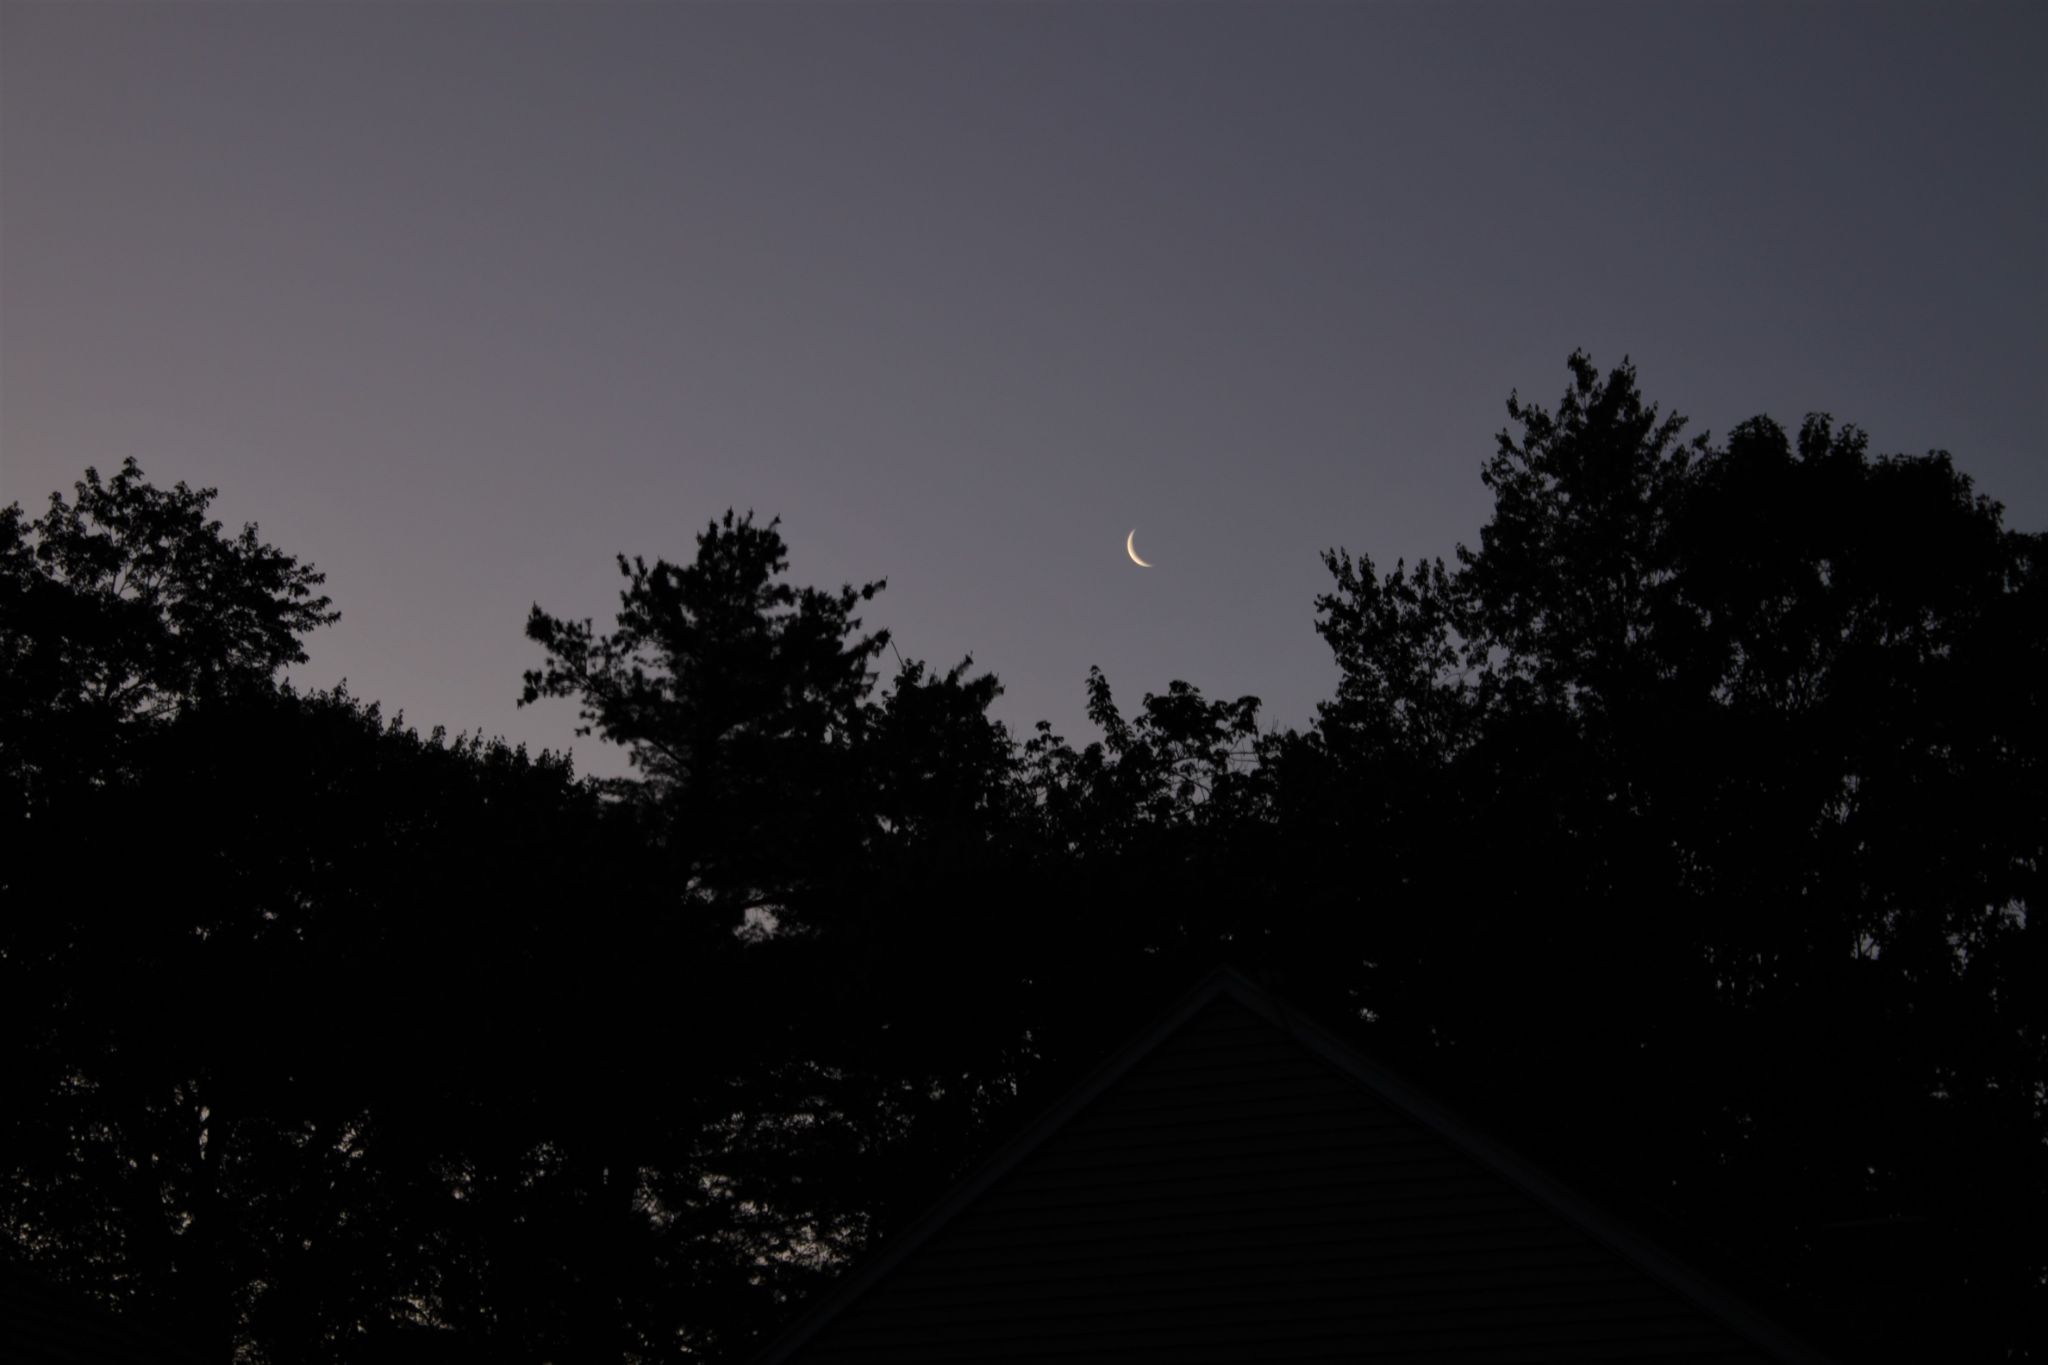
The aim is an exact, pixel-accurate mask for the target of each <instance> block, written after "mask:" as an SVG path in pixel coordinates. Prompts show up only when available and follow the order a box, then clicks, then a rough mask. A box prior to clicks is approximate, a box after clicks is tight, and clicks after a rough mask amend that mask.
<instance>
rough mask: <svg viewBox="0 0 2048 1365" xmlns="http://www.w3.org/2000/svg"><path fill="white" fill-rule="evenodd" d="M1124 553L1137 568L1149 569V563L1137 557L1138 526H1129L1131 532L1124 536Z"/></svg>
mask: <svg viewBox="0 0 2048 1365" xmlns="http://www.w3.org/2000/svg"><path fill="white" fill-rule="evenodd" d="M1124 553H1125V554H1127V555H1129V556H1130V557H1131V563H1133V564H1135V565H1137V566H1138V567H1139V568H1141V569H1149V568H1151V567H1152V566H1151V565H1150V564H1147V563H1146V562H1145V561H1144V560H1142V559H1140V558H1138V528H1137V527H1135V526H1133V527H1132V528H1131V533H1130V534H1129V535H1127V536H1125V537H1124Z"/></svg>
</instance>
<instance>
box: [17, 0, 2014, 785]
mask: <svg viewBox="0 0 2048 1365" xmlns="http://www.w3.org/2000/svg"><path fill="white" fill-rule="evenodd" d="M2043 71H2048V7H2043V6H2040V5H2038V4H2000V5H1977V6H1971V5H1957V4H1942V5H1939V6H1935V5H1927V6H1924V7H1922V6H1914V7H1901V6H1896V5H1878V4H1856V5H1849V4H1840V5H1818V4H1800V5H1791V4H1769V5H1753V4H1746V3H1738V0H1722V2H1720V3H1712V4H1691V3H1665V4H1654V5H1651V4H1626V5H1624V4H1597V5H1596V4H1534V3H1527V4H1524V3H1517V4H1458V3H1441V4H1428V5H1423V4H1353V5H1345V4H1334V3H1298V4H1290V3H1276V2H1274V0H1264V2H1262V3H1257V4H1251V3H1247V4H1221V3H1186V4H1173V3H1130V4H1118V3H1085V4H1084V3H1071V4H1064V3H995V2H994V0H984V2H983V3H959V4H938V3H872V4H864V3H843V4H832V5H826V4H816V5H802V4H788V5H745V6H743V5H737V4H678V5H668V6H657V5H652V4H618V5H575V6H571V5H567V4H519V5H511V4H506V5H482V4H453V3H445V4H409V5H399V4H368V3H361V4H324V3H307V4H293V5H275V6H258V5H253V4H231V3H186V4H175V5H140V4H126V3H97V4H63V3H41V2H26V0H0V502H4V501H12V500H20V501H22V502H24V503H25V504H29V505H30V506H31V507H33V506H36V505H39V504H40V503H41V502H42V500H43V498H44V497H45V495H46V494H47V493H48V492H49V491H50V490H52V489H55V488H64V489H66V490H68V489H69V486H70V484H71V483H72V481H73V480H75V479H76V478H77V477H78V476H79V474H80V472H81V471H82V469H83V468H84V467H85V466H86V465H87V464H97V465H98V466H99V467H100V468H101V469H102V470H111V469H112V468H114V467H115V466H117V465H119V463H120V461H121V460H122V459H123V458H124V457H125V456H128V455H131V454H132V455H134V456H136V457H137V458H138V459H140V460H141V462H142V464H143V467H144V468H145V470H146V471H147V472H148V473H149V475H150V476H151V477H152V478H153V479H154V480H155V481H157V482H159V483H162V484H169V483H171V482H173V481H175V480H178V479H184V480H186V481H188V482H191V483H194V484H211V485H217V486H219V488H220V489H221V496H220V499H219V501H218V502H217V503H216V505H215V510H216V512H217V513H218V514H219V515H220V516H221V517H222V518H223V519H224V520H225V521H227V522H228V523H229V524H230V526H236V525H239V524H240V523H241V522H243V521H246V520H256V521H258V522H260V523H261V525H262V528H263V532H264V535H265V537H266V538H267V539H269V540H270V541H272V542H273V543H275V544H277V545H279V546H281V547H282V548H284V549H286V550H287V551H289V552H291V553H293V554H296V555H298V556H300V557H301V558H304V559H310V560H312V561H314V562H315V563H317V564H318V565H319V566H320V567H321V568H322V569H324V570H326V571H327V573H328V575H329V578H328V584H327V590H328V591H329V592H330V593H331V594H332V595H333V596H334V598H335V601H336V604H337V605H338V606H339V607H340V608H341V609H342V611H343V613H344V615H343V618H342V621H341V623H340V624H339V625H338V626H336V627H334V628H333V629H331V630H329V631H327V632H325V633H324V634H323V635H321V636H319V637H316V639H315V642H314V644H313V648H312V653H313V658H312V662H311V664H310V665H308V666H307V667H305V668H304V669H301V670H300V671H299V673H298V677H299V679H300V681H302V682H304V683H307V684H313V685H324V684H327V683H330V682H333V681H335V680H336V679H339V678H341V677H344V676H346V677H347V678H348V680H349V682H350V686H351V688H352V689H353V690H354V691H355V692H356V693H357V694H358V695H362V696H366V697H374V698H379V699H382V700H383V701H384V703H385V704H386V706H387V708H391V709H396V708H403V709H404V711H405V712H406V714H407V717H408V718H409V719H410V720H413V721H415V722H417V723H419V724H421V725H422V726H425V725H429V724H433V723H444V724H447V725H448V726H449V727H450V728H451V729H474V728H477V727H481V728H482V729H484V730H485V731H486V732H488V733H493V734H503V735H505V736H507V737H508V738H511V739H514V740H520V741H524V742H526V743H528V744H530V745H534V746H536V747H538V746H547V747H555V748H560V747H564V746H566V745H568V744H570V742H571V729H572V726H573V724H574V713H573V707H572V706H571V704H570V703H567V702H556V703H549V704H544V705H542V706H540V707H538V708H533V709H529V710H526V711H515V709H514V707H513V700H514V698H515V696H516V695H517V692H518V689H519V676H520V673H521V671H522V670H523V669H524V668H527V667H530V666H532V665H534V664H535V663H537V662H538V659H539V654H538V651H537V650H535V649H534V648H533V647H532V646H531V645H529V644H528V643H527V642H526V641H525V640H524V639H523V637H522V635H521V629H522V625H523V622H524V619H525V615H526V611H527V607H528V606H529V604H530V603H532V602H534V601H536V600H538V601H539V602H541V603H542V604H543V605H544V606H546V607H547V608H549V609H550V610H551V611H554V612H556V613H558V614H564V615H575V616H583V615H591V616H596V617H598V618H599V619H600V620H601V621H607V620H609V617H610V613H611V611H612V609H613V607H614V606H615V604H616V600H617V597H616V594H617V583H618V578H617V574H616V570H615V569H614V567H613V562H612V556H613V554H614V553H615V552H617V551H622V550H623V551H626V552H629V553H641V554H645V555H647V556H648V557H649V558H652V557H654V556H656V555H664V556H667V557H668V558H671V559H679V560H680V559H687V558H688V557H689V556H690V554H691V553H692V551H693V548H694V547H693V540H692V537H693V535H694V534H695V533H696V532H697V531H698V530H700V529H702V527H703V525H704V523H705V522H706V521H707V520H708V519H709V518H711V517H712V516H714V515H716V514H718V513H720V512H722V511H723V510H724V509H725V508H726V507H727V506H729V505H737V506H738V507H740V508H742V509H744V508H748V507H751V508H754V509H757V510H758V511H759V512H760V513H762V514H763V515H764V516H765V515H768V514H780V515H781V516H782V518H783V521H784V530H785V533H786V535H787V536H788V539H789V541H790V545H791V558H792V560H793V575H794V577H795V578H796V579H797V581H799V582H816V583H821V584H828V585H836V584H838V583H840V582H842V581H846V580H849V579H851V580H866V579H869V578H876V577H886V578H887V579H888V580H889V590H888V592H886V593H885V594H883V595H882V597H881V598H879V599H878V600H877V602H876V603H874V604H873V609H872V610H871V611H870V613H869V616H868V620H869V624H871V625H887V626H890V627H892V628H893V629H894V631H895V632H896V637H897V640H898V642H899V645H900V647H901V649H902V651H903V653H904V654H905V655H906V656H909V657H922V658H926V659H929V660H930V661H931V662H933V663H934V664H936V665H940V666H944V665H947V664H950V663H952V662H955V661H957V660H958V658H959V657H960V656H961V655H962V654H966V653H972V654H973V655H974V657H975V660H976V662H977V664H978V665H979V666H982V667H986V668H989V669H992V670H993V671H995V672H996V673H997V674H998V676H1000V677H1001V678H1002V679H1003V681H1004V683H1005V685H1006V687H1007V688H1008V695H1007V696H1006V697H1004V698H1003V699H1002V701H1001V702H999V703H998V713H999V714H1000V715H1001V716H1002V717H1003V718H1004V719H1006V720H1008V721H1010V722H1011V723H1012V724H1013V725H1016V726H1017V727H1019V728H1026V727H1028V726H1029V724H1030V723H1031V722H1032V721H1034V720H1036V719H1038V718H1040V717H1045V718H1048V719H1051V720H1052V721H1054V722H1055V724H1056V726H1057V727H1058V728H1060V729H1061V730H1062V731H1063V732H1064V733H1066V734H1067V735H1068V736H1069V737H1070V738H1074V739H1076V740H1077V741H1078V740H1081V739H1084V738H1087V737H1088V736H1089V733H1090V732H1089V731H1088V728H1087V726H1086V724H1085V722H1084V721H1083V719H1082V700H1083V699H1082V687H1081V684H1082V680H1083V678H1084V676H1085V674H1086V671H1087V668H1088V666H1089V665H1090V664H1091V663H1099V664H1101V665H1102V666H1103V667H1104V668H1105V670H1106V671H1107V672H1108V674H1109V677H1110V680H1111V682H1112V684H1113V685H1114V686H1115V688H1116V691H1117V695H1118V697H1119V699H1120V700H1121V701H1122V702H1123V703H1124V704H1125V705H1126V707H1127V708H1128V707H1130V706H1133V705H1135V704H1136V702H1137V701H1138V699H1139V697H1140V695H1141V694H1142V693H1143V692H1145V691H1148V690H1149V691H1158V690H1162V689H1163V688H1164V687H1165V685H1166V683H1167V682H1168V681H1169V680H1170V679H1172V678H1176V677H1185V678H1187V679H1188V680H1190V681H1192V682H1194V683H1195V684H1197V685H1198V686H1200V687H1201V688H1203V690H1204V691H1206V692H1208V693H1210V694H1211V695H1224V696H1235V695H1238V694H1240V693H1244V692H1251V693H1254V694H1257V695H1258V696H1260V697H1262V698H1264V699H1265V701H1266V716H1267V719H1268V720H1269V721H1276V722H1279V723H1282V724H1289V725H1300V724H1303V723H1305V722H1306V721H1307V720H1308V719H1309V717H1310V715H1311V713H1312V709H1313V706H1314V703H1315V702H1316V701H1317V700H1318V699H1320V698H1322V697H1324V696H1327V695H1328V693H1329V691H1330V688H1331V685H1332V683H1333V680H1334V676H1335V674H1334V670H1333V669H1332V667H1331V665H1330V664H1329V662H1328V659H1327V655H1326V653H1325V651H1324V650H1323V647H1322V644H1321V642H1320V641H1319V640H1318V639H1317V638H1316V636H1315V634H1314V631H1313V620H1314V614H1313V605H1312V604H1313V599H1314V597H1315V594H1316V593H1317V592H1318V591H1320V590H1321V589H1322V588H1323V587H1324V586H1325V584H1326V582H1327V575H1326V574H1325V573H1324V571H1323V569H1322V567H1321V565H1320V563H1319V561H1318V558H1317V556H1318V552H1319V551H1321V550H1322V549H1324V548H1325V547H1327V546H1331V545H1344V546H1347V547H1349V548H1351V549H1352V550H1354V551H1365V552H1368V553H1370V554H1371V555H1372V556H1373V557H1374V559H1375V560H1377V561H1379V562H1380V563H1381V564H1382V565H1387V564H1391V562H1392V561H1393V560H1394V559H1395V558H1396V557H1398V556H1407V557H1410V558H1413V557H1415V556H1418V555H1434V554H1444V555H1448V554H1449V553H1450V551H1451V549H1452V546H1453V545H1454V544H1455V543H1456V542H1458V541H1460V540H1463V541H1467V542H1475V541H1476V539H1477V533H1478V529H1479V526H1480V524H1481V522H1482V521H1483V520H1484V518H1485V516H1486V514H1487V511H1488V508H1489V501H1488V498H1487V496H1486V493H1485V490H1484V489H1483V488H1482V487H1481V486H1480V483H1479V479H1478V470H1479V465H1480V463H1481V461H1482V460H1484V459H1485V458H1486V456H1487V455H1488V454H1489V453H1490V452H1491V450H1492V448H1493V440H1492V438H1493V434H1494V433H1495V432H1496V431H1498V430H1499V429H1500V428H1501V427H1502V425H1503V424H1504V423H1505V420H1506V418H1505V413H1504V412H1503V410H1502V401H1503V399H1504V398H1505V397H1506V396H1507V393H1508V391H1509V390H1510V389H1511V388H1517V387H1519V388H1520V389H1521V390H1522V392H1523V393H1524V394H1525V395H1528V396H1533V397H1537V398H1540V399H1542V400H1543V401H1545V402H1550V401H1554V399H1555V398H1556V396H1557V394H1558V393H1559V392H1560V391H1561V390H1562V388H1563V386H1564V383H1565V379H1566V374H1565V368H1564V361H1565V357H1566V356H1567V355H1568V354H1569V353H1570V351H1571V350H1572V348H1573V347H1575V346H1578V347H1584V348H1586V349H1587V350H1589V351H1590V352H1591V353H1592V355H1593V357H1594V359H1595V360H1596V361H1597V362H1599V363H1600V364H1601V365H1602V366H1603V367H1605V366H1607V365H1610V364H1612V363H1614V362H1617V361H1619V360H1620V359H1621V358H1622V356H1623V355H1624V354H1625V353H1626V354H1629V355H1632V356H1633V357H1634V359H1635V361H1636V363H1637V365H1638V368H1639V371H1640V373H1641V377H1642V381H1643V384H1644V387H1645V389H1646V391H1647V392H1648V393H1649V395H1650V396H1651V397H1652V398H1654V399H1656V400H1657V401H1659V402H1661V403H1663V404H1664V405H1665V406H1666V407H1667V408H1675V409H1677V410H1678V411H1680V412H1684V413H1686V414H1687V415H1689V416H1690V417H1691V418H1692V419H1693V423H1694V428H1693V429H1694V430H1695V431H1697V430H1698V429H1700V428H1702V427H1705V428H1707V429H1710V430H1712V431H1714V432H1715V433H1717V434H1718V433H1720V432H1724V431H1725V430H1726V429H1727V428H1728V427H1729V426H1730V425H1731V424H1732V423H1733V422H1735V421H1738V420H1740V419H1742V418H1744V417H1747V416H1750V415H1752V414H1754V413H1757V412H1766V413H1769V414H1771V415H1773V416H1775V417H1777V418H1778V419H1779V420H1781V421H1783V422H1785V423H1786V424H1787V425H1796V423H1797V422H1798V420H1799V418H1800V417H1801V416H1802V415H1803V414H1804V413H1805V412H1807V411H1809V410H1813V409H1821V410H1827V411H1831V412H1833V413H1834V414H1835V415H1836V417H1837V418H1839V419H1843V420H1853V421H1855V422H1857V423H1858V424H1860V425H1862V426H1863V427H1865V428H1866V429H1867V430H1869V431H1870V432H1871V434H1872V439H1873V445H1874V446H1875V447H1877V448H1878V449H1880V450H1903V451H1910V452H1919V451H1922V450H1925V449H1927V448H1929V447H1935V446H1941V447H1946V448H1948V449H1950V450H1952V451H1953V452H1954V453H1955V455H1956V457H1957V460H1958V463H1959V464H1960V465H1961V467H1962V468H1963V469H1964V470H1965V471H1967V472H1969V473H1970V474H1972V475H1973V476H1974V477H1975V478H1976V480H1977V483H1978V487H1979V490H1980V491H1982V492H1986V493H1989V494H1990V495H1992V496H1993V497H1996V498H1999V499H2000V500H2002V501H2003V502H2004V503H2005V504H2006V508H2007V522H2008V524H2009V525H2013V526H2015V527H2019V528H2022V529H2027V530H2039V529H2042V528H2043V527H2044V526H2048V459H2044V458H2043V457H2044V449H2043V432H2044V431H2048V83H2044V82H2043V80H2042V79H2041V73H2042V72H2043ZM1134 526H1135V527H1136V528H1137V532H1138V548H1139V551H1140V552H1141V553H1142V554H1144V555H1145V556H1146V558H1148V559H1150V560H1151V561H1152V562H1153V563H1154V564H1156V565H1157V566H1158V567H1156V568H1155V569H1152V570H1150V571H1145V570H1140V569H1138V568H1136V567H1135V566H1133V565H1132V564H1131V563H1130V562H1129V561H1128V560H1127V559H1126V558H1125V557H1124V549H1123V543H1124V535H1125V533H1126V532H1127V531H1129V530H1130V529H1131V528H1132V527H1134ZM1901 550H1902V552H1903V553H1910V552H1911V547H1910V546H1906V547H1901ZM574 747H575V749H576V751H577V758H578V764H579V766H580V767H583V768H586V769H595V770H597V771H605V772H610V771H618V770H620V767H621V764H620V763H619V760H618V759H617V757H616V756H615V755H613V756H609V757H608V756H606V755H604V754H603V753H601V752H600V751H599V748H598V746H597V745H596V743H595V741H594V740H583V741H577V742H575V745H574Z"/></svg>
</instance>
